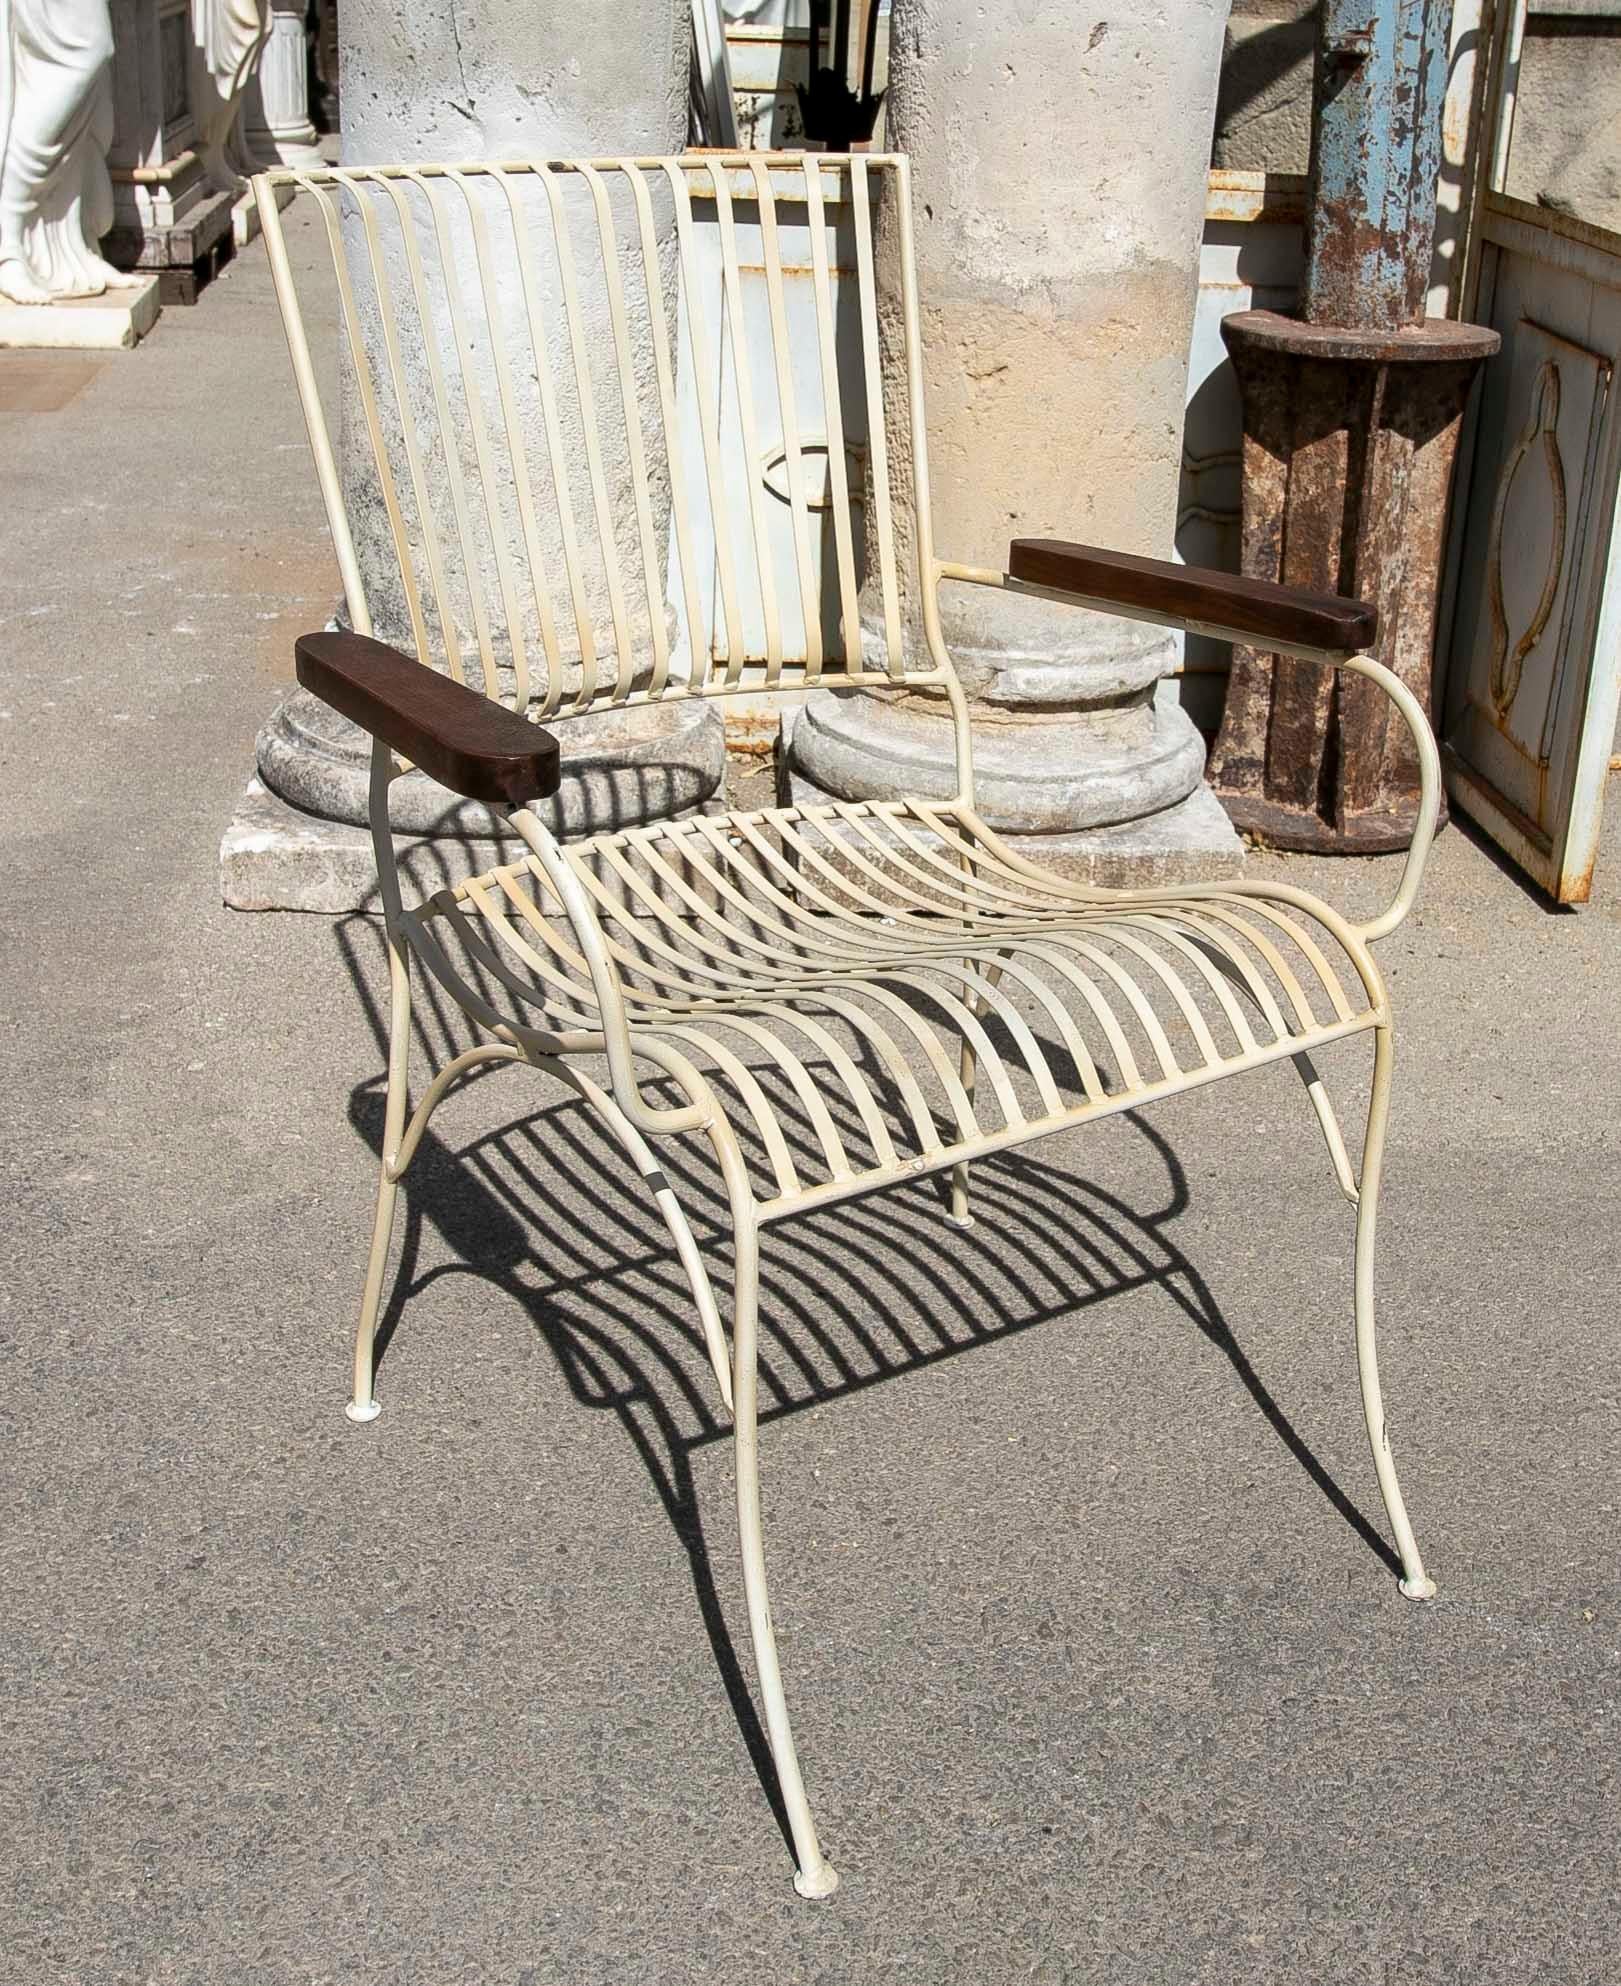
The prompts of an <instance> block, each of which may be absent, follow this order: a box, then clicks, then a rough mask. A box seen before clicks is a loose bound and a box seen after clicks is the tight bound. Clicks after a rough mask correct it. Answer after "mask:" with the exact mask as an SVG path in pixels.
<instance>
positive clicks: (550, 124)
mask: <svg viewBox="0 0 1621 1986" xmlns="http://www.w3.org/2000/svg"><path fill="white" fill-rule="evenodd" d="M690 32H691V22H690V14H689V11H688V9H687V7H686V5H685V4H682V0H616V4H614V5H613V6H601V7H598V6H590V7H580V6H575V5H565V4H563V0H510V4H507V5H504V6H500V7H468V6H466V5H465V4H458V0H343V6H342V10H341V13H340V17H339V33H340V60H341V79H342V97H343V132H342V147H343V159H344V163H345V164H349V165H366V164H383V163H393V162H408V161H413V160H470V159H477V158H481V157H482V158H497V159H516V158H526V157H527V158H548V157H568V156H570V155H578V154H584V155H587V156H597V157H602V156H605V155H612V154H616V153H629V154H648V153H668V152H677V151H680V150H681V149H682V146H683V145H684V143H685V137H686V119H687V87H688V79H687V65H688V44H689V36H690ZM672 226H673V221H672ZM671 246H672V254H673V239H672V244H671ZM467 276H468V280H469V281H470V282H472V283H476V282H477V271H476V267H473V266H470V267H469V269H468V271H467ZM672 294H673V291H672ZM605 335H606V334H605ZM407 363H408V364H409V363H410V361H409V355H408V358H407ZM343 428H344V439H343V444H342V451H341V452H342V464H341V466H342V470H343V477H344V485H345V491H346V496H347V501H348V508H349V513H350V517H351V521H352V524H353V527H354V534H355V543H356V552H357V557H358V559H359V561H360V564H361V570H362V577H363V578H364V580H365V582H366V587H367V595H368V600H369V603H370V605H371V608H372V614H373V620H374V623H375V631H376V633H377V634H378V635H379V636H380V637H382V638H384V639H392V640H396V641H402V640H403V641H407V642H408V639H409V629H408V625H407V624H406V623H405V621H404V612H403V603H402V601H401V600H400V589H399V585H398V579H397V568H396V565H395V559H394V552H393V548H392V543H391V541H390V537H389V533H388V531H387V528H386V522H385V521H384V518H383V512H382V505H381V501H380V498H379V496H378V494H377V491H376V488H375V477H374V472H373V468H372V463H371V456H370V449H369V445H368V443H367V440H366V433H365V428H364V425H363V423H362V422H361V421H360V420H359V419H358V418H350V417H349V410H348V408H347V406H346V409H345V419H344V422H343ZM602 443H603V454H604V468H605V472H606V475H607V478H608V485H609V491H610V496H611V498H612V508H613V511H614V514H615V515H616V516H619V517H622V518H625V519H627V520H629V519H633V516H634V506H633V501H632V491H631V485H630V475H631V471H630V466H629V462H628V460H627V450H626V446H625V442H624V437H623V435H622V433H621V434H619V435H617V436H616V435H615V432H614V430H613V425H612V423H609V422H605V423H604V424H603V431H602ZM651 473H652V476H653V482H654V489H653V501H654V511H655V520H654V521H655V527H656V530H657V532H658V535H659V538H660V541H661V542H662V540H663V537H664V535H665V530H666V525H667V520H668V515H669V508H668V506H669V497H668V487H667V483H664V482H663V481H662V479H661V478H660V476H659V473H658V469H657V465H653V466H652V472H651ZM626 528H627V529H629V528H632V526H631V525H630V524H627V527H626ZM489 592H490V597H491V598H492V599H493V598H495V597H498V595H497V590H496V588H495V587H494V586H493V585H492V586H491V587H490V588H489ZM396 608H397V609H398V611H397V612H396V611H395V610H396ZM560 736H561V739H562V744H563V769H564V783H563V788H562V791H561V792H560V793H559V794H558V795H557V796H556V798H555V799H554V800H551V801H549V802H546V803H543V804H542V805H541V806H540V807H538V808H537V811H538V812H541V813H543V814H548V815H549V817H550V818H551V820H552V822H553V824H554V826H555V827H556V828H557V829H558V830H559V831H560V832H562V833H565V834H567V833H570V832H579V831H582V830H584V829H586V828H590V829H592V830H599V829H602V828H608V827H616V826H628V825H632V824H634V823H635V822H637V821H640V820H645V819H648V818H654V817H659V816H663V815H669V814H674V813H678V812H683V811H686V810H688V809H691V808H694V807H698V806H702V805H703V804H704V803H705V802H706V801H708V800H709V799H710V798H711V796H712V795H713V794H714V793H715V792H716V790H717V789H718V787H719V785H720V782H721V778H722V776H723V774H724V771H725V745H724V738H723V732H722V725H721V718H720V714H719V712H718V710H716V709H715V708H714V706H712V705H701V704H672V705H669V706H666V707H653V708H649V709H644V710H639V711H634V712H617V713H608V714H604V715H602V716H589V717H581V718H573V719H570V720H568V721H567V722H566V724H565V725H564V726H562V727H560ZM368 750H369V748H368V744H367V741H366V740H365V739H364V738H363V737H362V736H361V735H360V734H359V733H358V732H357V731H356V730H355V728H354V727H353V726H352V725H349V724H347V723H346V722H344V721H343V720H341V719H339V718H337V717H336V716H335V715H334V714H333V713H332V712H330V711H328V710H327V709H326V707H325V706H324V705H321V704H319V703H318V702H316V700H315V699H313V698H311V697H309V696H308V695H307V694H305V693H304V692H303V691H297V692H295V693H294V694H293V695H292V696H291V697H289V698H288V700H287V701H286V703H285V704H284V705H283V706H282V708H281V709H280V710H279V711H278V712H277V713H276V715H275V716H274V717H273V718H272V719H271V721H270V723H269V724H267V726H266V727H265V730H264V732H263V733H262V734H261V736H260V741H259V770H260V773H261V776H262V778H263V780H264V782H265V784H266V785H267V786H268V787H269V788H270V789H271V790H272V792H273V793H274V794H275V795H277V796H279V798H280V799H281V800H282V801H285V802H290V803H291V804H292V806H293V807H295V808H299V809H302V810H303V811H304V813H305V814H314V815H319V816H322V817H324V818H325V819H328V820H336V821H339V822H350V823H359V822H362V821H364V819H365V817H366V784H367V779H366V765H367V757H368ZM391 803H392V809H393V811H392V818H393V821H394V825H395V827H396V829H398V830H399V831H401V832H403V833H408V834H421V835H427V836H430V837H432V836H445V835H450V836H455V837H457V838H459V839H462V838H466V837H469V836H475V837H476V836H480V835H485V836H487V835H488V834H489V832H490V823H489V815H488V813H487V811H486V810H485V809H483V808H481V807H477V806H475V805H474V804H473V803H471V802H466V801H461V800H459V799H458V798H457V797H456V796H455V795H454V794H451V793H448V792H447V791H446V790H445V789H443V788H442V787H439V786H437V785H435V784H434V782H432V781H431V780H429V779H428V778H427V777H426V776H425V775H423V774H421V773H412V774H411V775H410V776H409V777H408V778H406V779H403V780H399V781H396V783H395V786H394V788H393V793H392V795H391ZM311 866H312V870H313V869H314V868H315V867H316V866H317V865H314V864H312V865H311ZM318 882H319V888H320V890H321V892H323V893H324V896H325V898H327V899H329V898H330V896H331V893H332V886H331V870H330V865H328V866H327V867H325V868H323V869H322V870H321V873H320V875H319V877H318ZM228 893H229V890H228ZM312 907H321V908H332V907H339V906H337V905H334V904H332V903H331V902H330V901H329V900H323V901H322V902H321V903H320V905H319V906H312Z"/></svg>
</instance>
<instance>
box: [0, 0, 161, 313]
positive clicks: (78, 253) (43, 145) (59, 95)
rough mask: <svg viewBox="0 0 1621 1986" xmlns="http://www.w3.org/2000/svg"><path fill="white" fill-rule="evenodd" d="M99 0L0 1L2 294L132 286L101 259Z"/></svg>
mask: <svg viewBox="0 0 1621 1986" xmlns="http://www.w3.org/2000/svg"><path fill="white" fill-rule="evenodd" d="M112 60H113V31H112V24H111V21H110V20H109V18H108V11H107V0H0V297H6V298H9V299H10V301H11V302H13V303H50V302H52V301H53V300H54V299H56V298H57V297H89V296H100V294H101V293H102V291H103V290H109V289H138V288H139V287H140V286H141V284H142V283H143V281H144V280H145V279H144V278H143V277H141V276H130V275H125V274H124V273H123V272H122V271H120V270H118V269H115V268H114V267H113V266H112V264H111V263H110V262H106V261H104V260H103V259H102V257H101V255H100V254H99V253H98V252H97V248H96V244H97V243H98V242H99V241H100V240H101V237H102V236H103V235H104V234H105V233H106V232H107V230H108V229H109V228H110V227H111V226H112V224H113V189H112V181H111V180H110V179H109V178H108V175H107V147H108V146H109V145H110V144H111V143H112V136H113V99H112Z"/></svg>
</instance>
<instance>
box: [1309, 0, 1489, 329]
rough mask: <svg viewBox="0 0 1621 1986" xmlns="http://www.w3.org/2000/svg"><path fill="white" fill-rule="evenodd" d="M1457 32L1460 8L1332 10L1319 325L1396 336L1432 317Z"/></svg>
mask: <svg viewBox="0 0 1621 1986" xmlns="http://www.w3.org/2000/svg"><path fill="white" fill-rule="evenodd" d="M1451 23H1452V6H1451V0H1322V11H1321V16H1320V20H1319V27H1318V44H1317V76H1316V100H1315V104H1314V116H1313V120H1312V196H1311V212H1310V218H1309V223H1308V246H1307V269H1306V282H1305V288H1304V294H1303V299H1302V311H1303V315H1304V316H1305V317H1306V319H1307V320H1308V322H1311V323H1314V324H1339V325H1347V326H1356V327H1365V328H1369V329H1380V330H1397V329H1399V328H1400V327H1401V326H1403V325H1406V324H1413V323H1416V322H1417V321H1418V320H1419V318H1420V317H1422V315H1423V311H1424V292H1425V288H1426V286H1427V284H1428V281H1429V269H1430V253H1431V249H1432V247H1433V244H1434V239H1435V181H1436V173H1437V170H1438V169H1439V165H1440V156H1441V109H1442V101H1443V99H1444V97H1445V94H1446V56H1447V42H1448V38H1449V32H1450V29H1451Z"/></svg>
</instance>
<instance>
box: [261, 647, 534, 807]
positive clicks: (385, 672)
mask: <svg viewBox="0 0 1621 1986" xmlns="http://www.w3.org/2000/svg"><path fill="white" fill-rule="evenodd" d="M293 652H294V655H295V657H296V662H297V669H298V680H299V681H300V682H301V683H302V684H303V685H304V687H305V689H307V690H308V691H309V692H310V694H311V695H312V696H318V697H319V698H320V699H321V701H322V702H323V703H329V704H331V706H332V708H333V709H334V710H336V711H340V712H341V713H342V714H343V716H345V717H347V718H350V719H352V720H353V722H354V723H356V724H358V725H359V726H360V728H361V729H362V730H363V731H369V732H370V733H371V735H372V736H373V737H374V738H380V739H381V740H382V741H383V743H384V744H385V745H391V746H392V747H393V748H394V750H395V751H397V752H399V753H400V754H401V755H402V756H403V757H405V758H408V759H410V760H411V762H412V763H413V764H414V765H419V766H421V768H422V770H423V771H424V772H426V773H428V774H429V775H430V776H431V777H432V778H434V779H437V780H438V781H439V783H440V785H441V786H448V787H449V788H450V790H451V791H452V792H453V793H460V794H463V795H465V797H466V798H467V799H469V800H483V801H485V802H487V803H489V804H492V805H498V806H499V805H502V804H505V805H508V806H513V807H519V806H522V805H523V804H524V803H525V802H526V801H529V800H538V799H541V798H543V797H544V796H545V795H547V794H550V793H555V792H556V791H557V788H558V786H559V784H560V782H561V777H562V775H561V773H560V771H559V761H560V758H561V754H560V753H559V751H558V748H557V740H556V739H555V738H553V737H552V736H551V734H550V733H549V732H546V731H542V730H541V728H540V726H539V725H538V724H531V723H530V722H529V720H528V718H527V717H519V716H518V715H517V713H516V712H515V711H511V710H508V709H506V708H505V707H504V705H502V704H499V703H494V702H492V701H491V699H490V698H489V697H487V696H481V695H480V694H479V692H478V691H477V690H470V689H469V688H468V687H467V686H466V684H465V683H458V682H456V681H454V680H453V678H451V677H449V676H443V675H441V674H440V673H439V672H438V670H436V669H430V668H428V667H426V665H425V664H423V663H421V662H415V661H413V660H412V659H411V657H410V656H409V655H402V654H401V653H400V651H399V650H398V649H397V648H390V647H389V645H388V643H387V642H385V641H373V640H372V639H371V638H370V636H369V635H363V634H330V633H328V634H304V635H300V636H299V638H298V640H297V642H296V643H295V644H294V649H293Z"/></svg>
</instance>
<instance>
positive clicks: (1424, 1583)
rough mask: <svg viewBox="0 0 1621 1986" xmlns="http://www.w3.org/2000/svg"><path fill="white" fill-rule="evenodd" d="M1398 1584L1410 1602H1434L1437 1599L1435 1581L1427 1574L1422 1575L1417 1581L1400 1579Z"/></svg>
mask: <svg viewBox="0 0 1621 1986" xmlns="http://www.w3.org/2000/svg"><path fill="white" fill-rule="evenodd" d="M1396 1584H1397V1585H1398V1586H1399V1587H1400V1588H1401V1590H1402V1592H1403V1593H1405V1594H1406V1596H1407V1598H1408V1599H1409V1600H1433V1599H1434V1598H1435V1581H1434V1580H1433V1579H1431V1578H1430V1577H1429V1575H1428V1574H1427V1573H1421V1574H1420V1575H1419V1577H1418V1578H1417V1579H1408V1578H1405V1577H1403V1578H1401V1579H1398V1580H1397V1581H1396Z"/></svg>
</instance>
